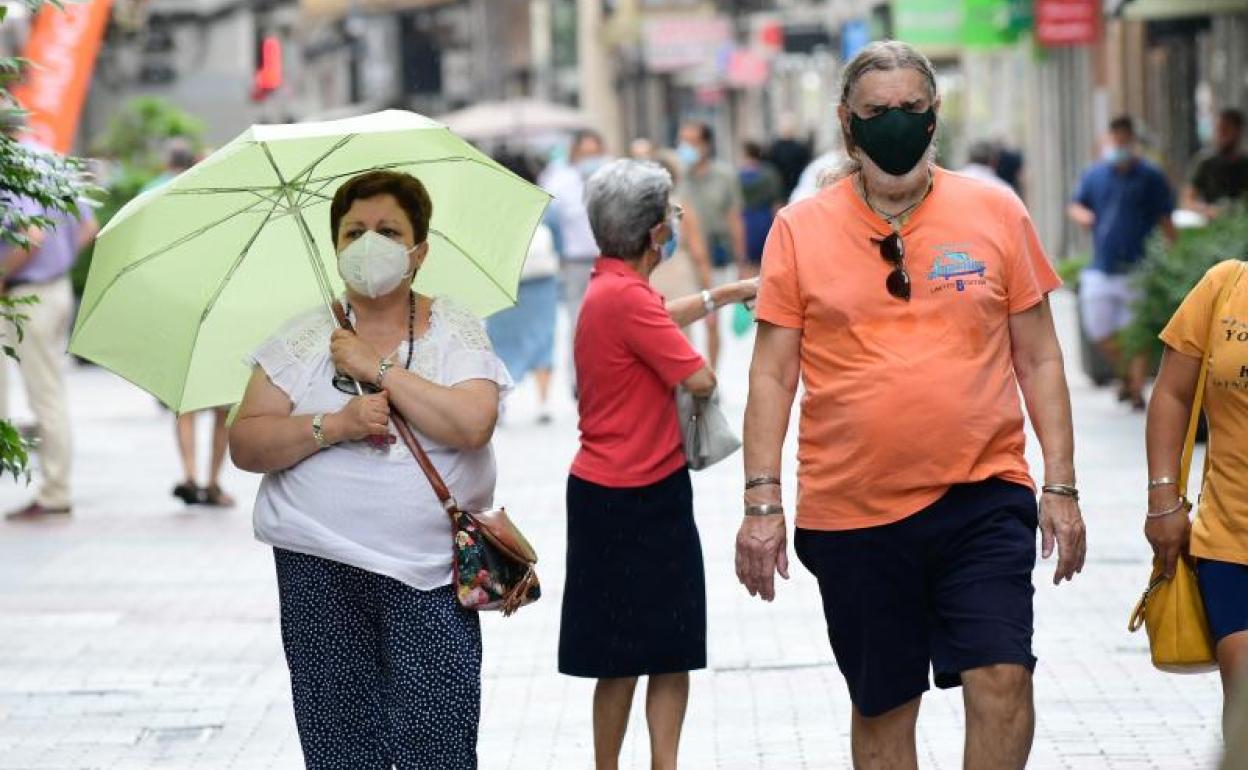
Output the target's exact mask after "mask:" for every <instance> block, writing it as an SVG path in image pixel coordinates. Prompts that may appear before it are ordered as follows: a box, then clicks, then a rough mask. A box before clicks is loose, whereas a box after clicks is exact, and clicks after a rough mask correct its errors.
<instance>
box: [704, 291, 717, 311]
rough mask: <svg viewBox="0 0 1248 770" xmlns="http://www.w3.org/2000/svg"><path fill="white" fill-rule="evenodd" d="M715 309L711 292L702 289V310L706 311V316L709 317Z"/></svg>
mask: <svg viewBox="0 0 1248 770" xmlns="http://www.w3.org/2000/svg"><path fill="white" fill-rule="evenodd" d="M715 308H716V305H715V298H714V297H712V296H711V290H710V289H703V290H702V309H703V310H705V311H706V314H707V315H710V314H711V313H714V312H715Z"/></svg>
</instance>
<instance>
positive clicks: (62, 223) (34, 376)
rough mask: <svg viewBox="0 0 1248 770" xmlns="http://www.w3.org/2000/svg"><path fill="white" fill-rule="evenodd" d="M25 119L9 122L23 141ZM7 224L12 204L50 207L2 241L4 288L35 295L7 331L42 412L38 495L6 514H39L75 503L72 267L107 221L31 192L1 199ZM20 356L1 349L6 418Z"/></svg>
mask: <svg viewBox="0 0 1248 770" xmlns="http://www.w3.org/2000/svg"><path fill="white" fill-rule="evenodd" d="M20 128H21V125H20V124H10V125H6V126H4V130H5V132H6V133H7V134H8V135H9V136H10V138H12V139H14V140H15V141H16V140H17V138H18V131H19V130H20ZM0 204H2V208H0V226H2V227H8V222H7V221H6V220H7V217H5V216H4V211H5V210H8V209H9V208H10V207H12V208H13V209H15V210H17V211H20V212H21V213H23V214H27V215H30V216H36V215H42V216H44V217H46V218H47V220H48V224H47V225H46V226H44V227H32V228H30V229H28V230H27V231H26V232H25V233H24V235H25V236H26V238H27V240H28V242H29V243H30V246H29V247H28V248H18V247H15V246H8V247H3V246H0V291H3V292H4V293H5V294H6V295H7V296H8V297H9V298H11V299H14V300H22V299H26V298H30V299H32V300H34V302H33V304H29V305H23V306H21V307H20V308H19V310H20V312H21V313H22V314H23V315H25V316H26V320H25V322H24V323H23V324H22V334H21V335H20V336H19V335H18V334H17V330H16V329H14V328H13V327H12V326H11V325H9V324H7V323H6V324H5V326H6V327H7V328H5V329H3V331H2V332H0V334H2V335H3V338H4V344H5V345H9V346H12V347H13V348H14V350H15V351H16V353H17V361H16V365H17V368H18V370H19V371H20V372H21V374H22V384H23V385H25V387H26V400H27V401H28V402H29V404H30V409H31V411H32V412H34V415H35V422H36V423H37V425H38V435H39V442H38V444H37V445H36V449H35V452H36V453H37V454H38V456H39V471H40V482H39V489H38V491H37V492H36V493H35V499H34V500H33V501H32V502H31V503H29V504H28V505H26V506H23V507H22V508H19V509H17V510H15V511H10V512H9V513H7V514H5V518H6V519H10V520H37V519H42V518H45V517H47V516H56V515H65V514H69V513H70V512H71V509H72V505H73V498H72V494H71V486H70V481H71V471H72V459H73V447H72V436H71V430H70V424H69V398H70V396H69V393H68V392H67V391H66V389H65V346H66V344H67V342H68V339H69V325H70V321H71V319H72V318H73V314H74V292H73V287H72V286H71V285H70V280H69V271H70V269H71V268H73V266H74V262H75V261H76V260H77V259H78V254H79V252H81V251H82V250H83V249H84V248H86V246H87V245H88V244H89V243H91V241H92V240H93V239H94V238H95V235H96V233H98V232H99V229H100V228H99V225H98V224H97V223H96V221H95V215H94V214H93V213H92V209H91V205H90V202H89V201H80V202H79V204H78V214H77V215H70V214H65V213H63V212H59V211H52V210H49V209H46V208H44V207H43V206H41V205H40V204H39V203H37V202H35V201H33V200H29V199H26V198H23V199H20V200H3V201H0ZM11 365H12V362H10V361H9V358H8V357H7V356H0V419H8V418H9V415H10V414H11V412H10V411H9V381H8V379H9V367H10V366H11Z"/></svg>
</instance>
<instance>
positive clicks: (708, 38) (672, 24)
mask: <svg viewBox="0 0 1248 770" xmlns="http://www.w3.org/2000/svg"><path fill="white" fill-rule="evenodd" d="M641 36H642V50H643V53H644V56H645V60H646V66H647V67H648V68H649V69H650V70H651V71H652V72H675V71H677V70H683V69H689V68H696V67H706V66H708V65H711V66H713V65H714V64H715V61H716V59H717V57H718V56H719V55H720V52H721V51H723V50H724V48H725V47H726V46H731V45H732V23H731V22H730V21H729V20H728V19H727V18H726V17H723V16H703V15H699V16H663V17H661V18H649V19H646V20H645V22H644V23H643V25H642V34H641Z"/></svg>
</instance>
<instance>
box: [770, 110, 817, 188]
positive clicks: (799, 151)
mask: <svg viewBox="0 0 1248 770" xmlns="http://www.w3.org/2000/svg"><path fill="white" fill-rule="evenodd" d="M778 124H779V125H778V128H777V131H776V140H775V141H774V142H772V143H771V146H770V147H768V148H767V154H766V157H767V161H768V162H769V163H771V165H772V166H774V167H775V168H776V169H777V170H778V171H779V172H780V179H781V182H782V183H783V185H784V197H785V199H786V200H787V199H788V198H789V196H790V195H792V194H793V188H795V187H797V183H798V180H799V179H800V178H801V176H802V172H803V171H805V170H806V167H807V166H808V165H810V161H811V152H810V143H809V142H806V141H803V140H802V139H801V138H800V137H799V136H798V132H799V127H800V126H799V123H798V120H797V116H796V115H794V114H792V113H789V112H786V113H784V114H783V115H781V116H780V120H779V121H778Z"/></svg>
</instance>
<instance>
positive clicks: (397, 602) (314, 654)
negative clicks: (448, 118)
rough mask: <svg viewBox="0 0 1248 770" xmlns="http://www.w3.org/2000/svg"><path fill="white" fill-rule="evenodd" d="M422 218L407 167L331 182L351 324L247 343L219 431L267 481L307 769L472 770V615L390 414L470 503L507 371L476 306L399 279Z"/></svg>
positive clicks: (485, 489)
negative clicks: (233, 401) (239, 382)
mask: <svg viewBox="0 0 1248 770" xmlns="http://www.w3.org/2000/svg"><path fill="white" fill-rule="evenodd" d="M431 214H432V202H431V200H430V197H429V194H428V193H427V192H426V189H425V187H424V185H423V184H422V183H421V182H420V181H419V180H417V179H416V178H415V177H413V176H411V175H408V174H405V173H398V172H391V171H371V172H367V173H364V174H362V175H359V176H356V177H354V178H352V179H350V180H349V181H347V182H346V183H345V184H343V185H342V186H341V187H340V188H339V189H338V190H337V192H336V193H335V194H334V196H333V200H332V203H331V204H330V217H329V218H330V222H329V225H330V228H331V232H332V234H333V239H334V246H335V249H336V251H337V254H338V269H339V273H340V274H341V276H342V278H343V280H344V281H345V283H346V285H347V290H346V296H345V302H344V303H343V305H344V310H345V312H346V315H347V317H348V318H349V319H350V320H351V321H352V323H353V325H354V329H355V331H354V332H349V331H344V330H342V329H338V328H336V327H335V324H334V323H333V320H332V319H331V318H330V316H329V314H328V313H327V312H326V310H325V308H324V307H320V308H318V309H315V310H312V311H310V312H308V313H305V314H303V315H300V316H297V317H295V318H294V319H293V320H291V321H289V322H288V323H287V324H286V325H285V326H284V327H283V328H282V329H281V330H279V331H278V332H277V333H276V334H274V335H273V336H272V337H271V338H269V339H268V341H266V342H265V343H264V344H263V345H261V346H260V348H259V349H258V350H256V351H255V353H254V354H253V355H252V357H251V360H252V362H253V364H254V369H253V373H252V376H251V380H250V382H249V384H248V386H247V391H246V395H245V397H244V399H243V402H242V405H241V408H240V411H239V416H238V419H237V421H236V422H235V424H234V426H233V428H232V430H231V433H230V449H231V452H232V454H233V457H234V461H235V463H236V464H237V465H238V466H239V467H240V468H243V469H245V470H250V471H254V472H258V473H264V474H265V477H264V481H263V482H262V484H261V487H260V492H259V494H258V496H257V499H256V509H255V531H256V536H257V537H258V538H259V539H260V540H261V541H263V542H265V543H267V544H269V545H272V546H273V548H274V554H275V558H276V562H277V580H278V592H279V595H280V600H281V624H282V639H283V644H284V647H285V650H286V658H287V662H288V664H289V667H290V674H291V684H292V689H293V693H294V707H295V717H296V721H297V723H298V728H299V736H300V741H301V743H302V746H303V751H304V757H305V761H306V763H307V766H308V767H309V768H330V767H334V768H341V767H377V768H380V767H390V766H392V765H393V766H396V767H400V768H404V767H438V768H474V767H476V739H477V723H478V714H479V710H480V708H479V707H480V696H481V679H480V667H481V633H480V628H479V625H478V620H477V616H476V614H475V613H473V612H470V611H467V610H464V609H462V608H461V607H460V606H459V604H458V603H457V601H456V599H455V595H454V594H453V592H452V590H451V587H450V585H449V584H450V581H451V542H450V532H451V531H450V524H449V521H448V518H447V515H446V513H445V511H444V510H443V508H442V506H441V504H440V503H439V502H438V500H437V498H436V497H435V496H434V494H433V491H432V490H431V489H430V487H429V484H428V482H427V481H426V480H425V478H424V477H423V476H422V475H421V474H420V473H419V472H417V470H416V469H415V467H414V465H413V461H412V457H411V456H410V454H409V453H408V451H407V450H406V448H404V445H403V444H402V443H401V442H399V443H396V442H394V440H393V438H392V437H390V435H389V431H388V421H389V419H390V415H391V412H392V411H393V412H397V415H396V416H398V417H400V418H401V419H405V420H407V421H408V423H409V424H410V425H411V426H412V428H413V429H414V430H415V431H416V432H417V433H418V434H419V436H420V438H421V441H422V443H423V444H424V446H425V448H426V449H427V450H428V453H429V455H430V457H431V459H432V460H433V463H434V465H435V466H436V467H437V469H438V471H439V472H440V473H441V475H442V476H443V478H445V479H446V481H447V483H448V484H449V486H450V487H451V489H452V491H453V492H454V494H455V496H456V497H457V499H458V500H459V502H460V503H462V504H463V505H464V506H465V507H466V508H484V507H488V506H489V505H490V504H491V502H492V497H493V492H494V481H495V464H494V455H493V451H492V449H491V447H490V439H491V436H492V433H493V430H494V426H495V422H496V420H497V417H498V407H499V399H500V396H501V394H502V393H503V392H505V391H506V390H507V389H508V388H509V387H510V385H511V381H510V379H509V377H508V375H507V372H506V369H505V368H504V367H503V365H502V364H501V362H500V361H499V360H498V358H497V357H496V356H495V355H494V353H493V351H492V350H491V348H490V344H489V340H488V338H487V337H486V335H485V331H484V329H483V327H482V324H481V322H480V321H479V320H477V318H476V317H475V316H473V315H472V314H471V313H469V312H468V311H467V310H465V309H463V308H462V307H461V306H459V305H458V304H455V303H454V302H453V301H452V300H450V299H449V298H444V297H440V296H439V297H428V296H423V295H419V294H417V293H416V292H414V291H413V290H412V288H411V284H412V281H413V280H414V278H415V275H416V273H417V272H418V271H419V270H420V269H421V266H422V264H423V263H424V260H425V257H426V255H427V253H428V249H429V246H428V243H427V242H426V239H427V237H428V235H429V220H430V216H431ZM357 383H358V384H359V387H361V388H362V389H363V391H364V393H363V394H358V393H357V390H356V387H357Z"/></svg>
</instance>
